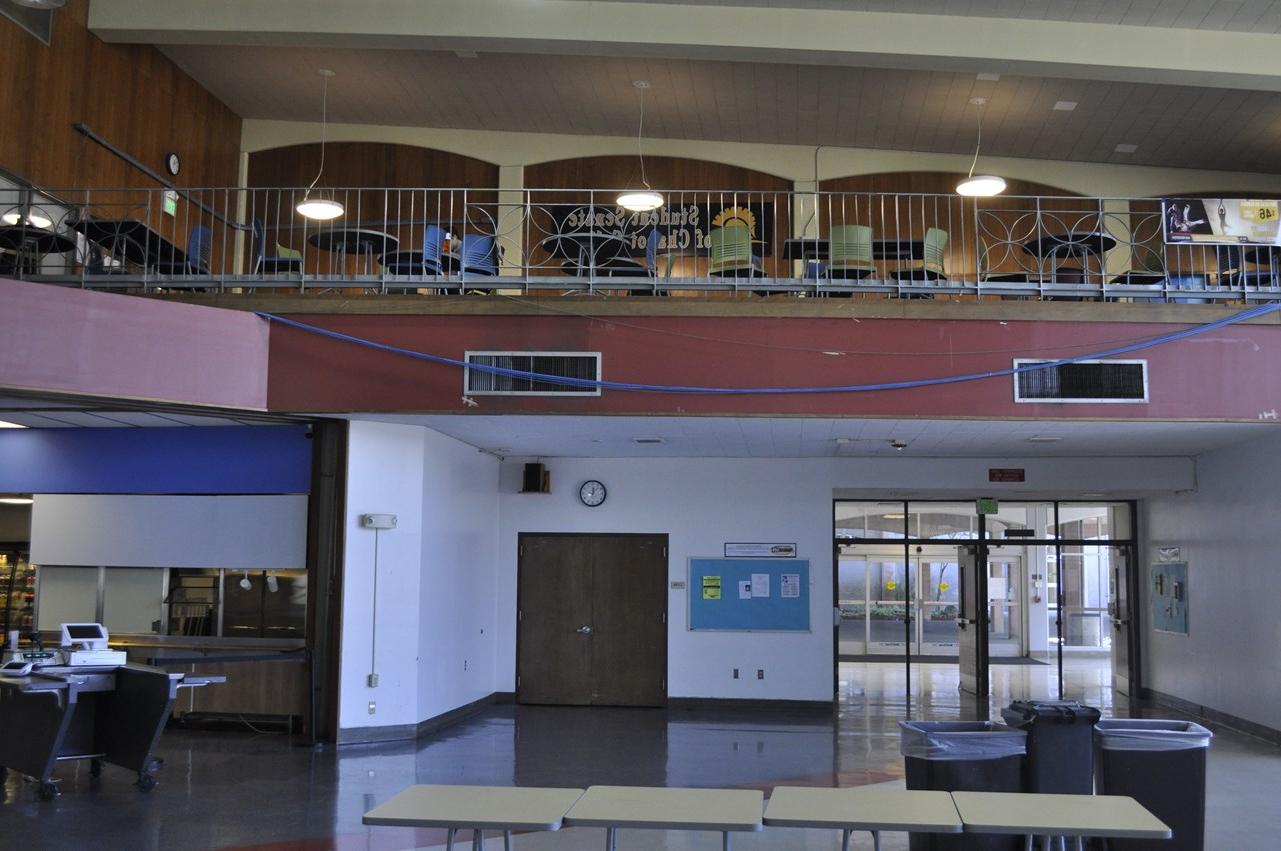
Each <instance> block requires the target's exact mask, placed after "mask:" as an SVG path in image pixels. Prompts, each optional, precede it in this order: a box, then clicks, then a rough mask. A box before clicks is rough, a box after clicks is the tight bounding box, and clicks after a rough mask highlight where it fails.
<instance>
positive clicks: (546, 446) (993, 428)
mask: <svg viewBox="0 0 1281 851" xmlns="http://www.w3.org/2000/svg"><path fill="white" fill-rule="evenodd" d="M354 418H357V419H362V420H363V419H372V420H380V421H383V422H398V423H407V424H414V425H424V426H427V427H428V428H432V429H435V430H436V431H439V432H442V433H444V434H447V435H449V436H450V437H453V438H456V439H457V440H461V441H462V442H464V443H467V444H469V445H471V446H475V447H477V448H478V449H484V450H487V451H490V452H494V453H495V454H498V455H502V456H505V457H513V458H521V457H544V458H549V457H574V458H840V457H877V456H880V457H885V456H895V455H902V456H903V457H917V458H919V457H943V458H988V457H1053V456H1058V457H1161V456H1173V457H1190V456H1194V455H1199V454H1201V453H1203V452H1208V451H1210V450H1212V449H1217V448H1219V447H1222V446H1226V445H1229V444H1233V443H1238V442H1241V441H1245V440H1251V439H1254V438H1258V437H1262V436H1264V435H1268V434H1275V433H1276V430H1277V429H1278V428H1281V426H1279V425H1277V424H1274V423H1179V422H1097V421H1095V422H1066V421H1047V420H1039V421H1016V420H998V421H978V420H928V419H905V420H904V419H899V420H896V419H831V418H801V417H794V418H773V417H582V416H526V415H512V414H508V415H501V416H489V415H470V414H469V415H451V414H441V415H380V416H379V415H360V416H358V417H354ZM1046 436H1055V437H1061V438H1062V440H1060V441H1057V442H1052V443H1044V442H1029V440H1028V438H1032V437H1046ZM638 437H659V438H662V441H663V442H662V443H660V444H657V445H655V444H638V443H636V442H635V438H638ZM837 438H843V439H845V441H846V442H842V443H837ZM894 440H898V441H903V442H906V443H907V447H906V448H905V449H903V450H901V451H900V450H896V449H895V448H894V447H893V445H892V444H891V441H894Z"/></svg>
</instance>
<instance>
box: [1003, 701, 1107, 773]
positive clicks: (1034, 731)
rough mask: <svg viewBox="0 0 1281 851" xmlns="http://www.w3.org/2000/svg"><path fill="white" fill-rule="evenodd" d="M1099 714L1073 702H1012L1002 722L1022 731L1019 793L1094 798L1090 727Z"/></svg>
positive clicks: (1092, 735)
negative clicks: (1023, 745)
mask: <svg viewBox="0 0 1281 851" xmlns="http://www.w3.org/2000/svg"><path fill="white" fill-rule="evenodd" d="M1099 717H1100V712H1099V710H1097V709H1095V708H1094V707H1093V706H1086V705H1085V704H1083V703H1077V702H1076V701H1075V700H1016V701H1014V702H1013V703H1011V704H1010V705H1009V706H1007V707H1006V708H1005V709H1002V710H1001V718H1003V719H1004V720H1005V723H1006V724H1009V725H1010V726H1011V727H1013V728H1015V729H1016V730H1023V731H1024V732H1026V733H1027V762H1026V764H1025V766H1024V782H1023V791H1025V792H1048V793H1052V794H1058V795H1092V794H1094V748H1093V747H1092V745H1093V740H1094V725H1095V724H1097V723H1099Z"/></svg>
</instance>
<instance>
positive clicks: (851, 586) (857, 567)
mask: <svg viewBox="0 0 1281 851" xmlns="http://www.w3.org/2000/svg"><path fill="white" fill-rule="evenodd" d="M837 596H838V599H839V604H840V605H842V606H844V605H846V604H847V603H860V604H861V603H863V602H864V601H866V600H867V560H866V559H864V558H863V557H862V556H844V555H843V556H841V559H840V564H839V568H838V573H837Z"/></svg>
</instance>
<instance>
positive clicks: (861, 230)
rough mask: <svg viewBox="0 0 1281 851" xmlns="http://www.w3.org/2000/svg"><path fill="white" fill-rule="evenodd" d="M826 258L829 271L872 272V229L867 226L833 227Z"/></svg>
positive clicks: (873, 265)
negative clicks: (855, 270)
mask: <svg viewBox="0 0 1281 851" xmlns="http://www.w3.org/2000/svg"><path fill="white" fill-rule="evenodd" d="M827 258H828V259H827V266H828V268H830V269H840V270H851V269H857V270H860V271H868V272H870V271H873V270H874V269H876V264H875V262H873V259H872V229H871V228H870V227H868V226H867V225H833V226H832V231H831V233H830V234H829V238H828V249H827Z"/></svg>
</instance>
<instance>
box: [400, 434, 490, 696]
mask: <svg viewBox="0 0 1281 851" xmlns="http://www.w3.org/2000/svg"><path fill="white" fill-rule="evenodd" d="M423 431H424V438H425V446H426V450H425V455H424V461H425V467H424V470H423V549H422V586H421V589H420V596H419V617H420V618H421V623H420V624H419V631H418V655H419V668H418V716H419V719H420V720H421V719H425V718H433V717H435V716H437V715H440V714H441V713H443V712H448V711H449V710H451V709H455V708H457V707H459V706H463V705H466V704H468V703H471V702H472V701H474V700H479V699H481V698H483V697H486V696H488V695H490V694H492V693H493V692H494V690H495V689H494V648H495V644H494V638H495V634H496V630H495V608H494V599H495V590H496V582H497V577H496V574H495V566H496V563H497V561H496V560H497V558H498V540H497V535H496V531H497V526H498V460H497V459H496V458H494V457H493V456H491V455H485V454H483V453H481V452H478V451H477V450H476V449H475V448H474V447H471V446H468V445H466V444H464V443H460V442H458V441H457V440H454V439H452V438H449V437H445V436H444V435H442V434H440V433H438V432H434V431H430V430H428V429H423Z"/></svg>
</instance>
